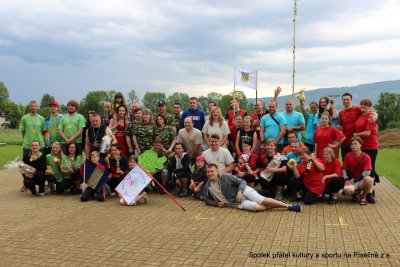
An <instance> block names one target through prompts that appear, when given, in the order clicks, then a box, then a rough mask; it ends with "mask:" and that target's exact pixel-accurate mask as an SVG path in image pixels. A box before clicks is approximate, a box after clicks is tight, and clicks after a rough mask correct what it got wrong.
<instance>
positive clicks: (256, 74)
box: [254, 71, 258, 112]
mask: <svg viewBox="0 0 400 267" xmlns="http://www.w3.org/2000/svg"><path fill="white" fill-rule="evenodd" d="M257 101H258V72H257V71H256V103H255V104H254V107H256V106H257ZM254 111H255V112H257V111H256V110H255V108H254Z"/></svg>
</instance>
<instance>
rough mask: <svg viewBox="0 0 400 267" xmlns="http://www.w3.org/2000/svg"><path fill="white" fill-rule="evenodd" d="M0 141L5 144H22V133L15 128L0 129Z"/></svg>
mask: <svg viewBox="0 0 400 267" xmlns="http://www.w3.org/2000/svg"><path fill="white" fill-rule="evenodd" d="M0 143H6V144H7V145H19V146H21V145H22V135H21V132H20V131H19V130H16V129H0Z"/></svg>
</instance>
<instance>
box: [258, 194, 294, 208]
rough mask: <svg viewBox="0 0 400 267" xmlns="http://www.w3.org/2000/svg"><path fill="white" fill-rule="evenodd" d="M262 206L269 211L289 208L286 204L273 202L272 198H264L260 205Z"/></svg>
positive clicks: (277, 201)
mask: <svg viewBox="0 0 400 267" xmlns="http://www.w3.org/2000/svg"><path fill="white" fill-rule="evenodd" d="M261 205H262V206H264V207H265V209H271V208H285V209H287V208H288V207H289V204H286V203H284V202H282V201H279V200H275V199H273V198H269V197H266V198H264V200H263V202H262V203H261Z"/></svg>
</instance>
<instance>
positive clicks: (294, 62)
mask: <svg viewBox="0 0 400 267" xmlns="http://www.w3.org/2000/svg"><path fill="white" fill-rule="evenodd" d="M296 16H297V0H294V9H293V73H292V101H294V80H295V75H296Z"/></svg>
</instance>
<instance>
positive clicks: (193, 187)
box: [189, 156, 208, 201]
mask: <svg viewBox="0 0 400 267" xmlns="http://www.w3.org/2000/svg"><path fill="white" fill-rule="evenodd" d="M207 181H208V178H207V170H206V161H205V159H204V157H202V156H198V157H197V158H196V166H195V168H194V172H193V173H192V176H191V177H190V185H189V189H190V191H192V192H193V193H192V197H193V198H196V197H197V196H198V197H199V199H200V200H203V201H204V194H205V190H204V184H205V183H206V182H207Z"/></svg>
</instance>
